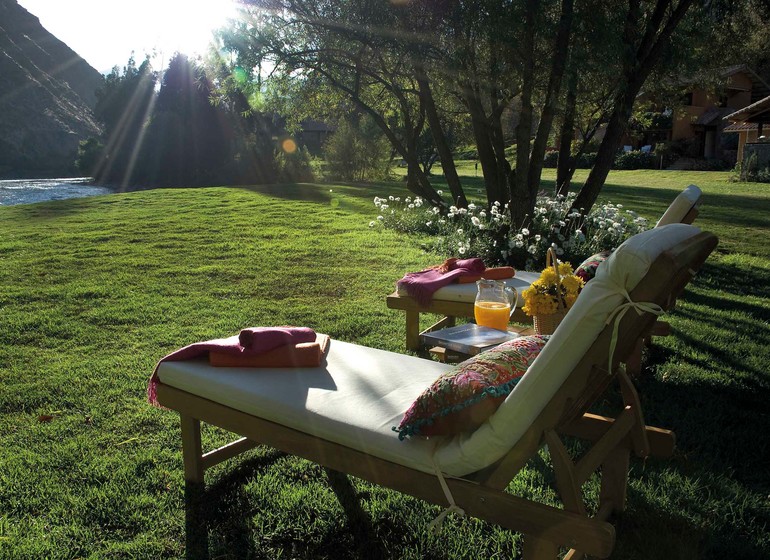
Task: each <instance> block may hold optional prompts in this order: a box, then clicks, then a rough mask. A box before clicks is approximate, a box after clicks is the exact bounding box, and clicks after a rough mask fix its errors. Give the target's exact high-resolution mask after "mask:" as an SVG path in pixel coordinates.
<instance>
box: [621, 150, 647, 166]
mask: <svg viewBox="0 0 770 560" xmlns="http://www.w3.org/2000/svg"><path fill="white" fill-rule="evenodd" d="M655 167H656V165H655V155H654V154H651V153H646V152H642V151H639V150H632V151H630V152H621V153H620V154H618V155H617V156H616V157H615V163H614V164H613V168H614V169H655Z"/></svg>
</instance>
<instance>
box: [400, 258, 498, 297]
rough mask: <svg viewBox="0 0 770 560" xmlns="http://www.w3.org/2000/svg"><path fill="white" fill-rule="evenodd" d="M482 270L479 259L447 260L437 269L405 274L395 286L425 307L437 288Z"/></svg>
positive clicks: (482, 265)
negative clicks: (402, 289)
mask: <svg viewBox="0 0 770 560" xmlns="http://www.w3.org/2000/svg"><path fill="white" fill-rule="evenodd" d="M484 270H486V266H484V261H482V260H481V259H477V258H473V259H447V260H446V261H445V262H444V263H443V264H442V265H440V266H438V267H432V268H428V269H426V270H423V271H420V272H409V273H407V274H405V275H404V277H403V278H402V279H401V280H399V281H398V282H396V286H397V287H398V288H404V290H406V293H407V294H409V295H410V296H411V297H413V298H414V299H415V300H416V301H417V303H419V304H420V305H427V304H429V303H430V300H431V299H433V294H434V293H435V292H436V290H438V289H439V288H443V287H444V286H446V285H448V284H451V283H452V282H454V281H455V280H456V279H457V278H459V277H460V276H463V275H469V274H481V273H482V272H484Z"/></svg>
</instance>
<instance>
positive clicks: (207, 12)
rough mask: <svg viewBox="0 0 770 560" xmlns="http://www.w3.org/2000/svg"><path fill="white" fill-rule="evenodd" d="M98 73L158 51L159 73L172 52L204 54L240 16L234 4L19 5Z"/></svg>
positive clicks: (42, 0) (93, 1)
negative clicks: (217, 35) (231, 20)
mask: <svg viewBox="0 0 770 560" xmlns="http://www.w3.org/2000/svg"><path fill="white" fill-rule="evenodd" d="M18 2H19V4H20V5H21V6H22V7H24V8H25V9H26V10H27V11H28V12H30V13H31V14H33V15H35V16H37V17H38V18H39V19H40V23H41V24H42V25H43V27H45V28H46V29H47V30H48V31H49V32H50V33H52V34H53V35H55V36H56V37H57V38H58V39H59V40H61V41H63V42H64V43H66V44H67V46H69V47H70V48H71V49H72V50H74V51H75V52H76V53H78V54H79V55H80V56H81V57H82V58H84V59H85V60H86V61H87V62H88V63H89V64H90V65H91V66H93V67H94V68H96V69H97V70H98V71H99V72H102V73H107V72H109V71H110V70H111V69H112V67H113V66H119V67H120V68H122V67H123V66H125V64H126V62H128V58H129V56H131V52H132V51H133V52H134V53H135V56H134V58H135V60H136V61H137V62H139V61H141V60H143V59H144V55H145V53H148V54H149V53H152V51H153V49H155V50H156V51H157V53H158V55H157V58H155V59H153V65H154V66H156V68H163V67H165V65H166V64H167V63H168V60H169V59H170V58H171V56H172V55H173V54H174V52H176V51H179V52H184V53H186V54H194V53H203V52H205V50H206V46H207V45H208V42H209V40H210V39H211V36H212V35H211V33H212V30H214V29H217V28H218V27H221V26H222V25H224V24H225V23H226V21H227V19H228V18H232V17H234V16H235V15H236V7H235V4H234V3H233V2H232V0H207V1H201V0H133V1H132V2H114V1H110V0H66V1H65V0H18Z"/></svg>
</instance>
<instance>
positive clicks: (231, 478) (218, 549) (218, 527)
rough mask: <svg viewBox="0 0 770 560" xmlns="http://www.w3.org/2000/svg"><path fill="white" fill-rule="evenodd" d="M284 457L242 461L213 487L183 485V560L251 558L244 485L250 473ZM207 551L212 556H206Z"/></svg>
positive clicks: (270, 455) (277, 453)
mask: <svg viewBox="0 0 770 560" xmlns="http://www.w3.org/2000/svg"><path fill="white" fill-rule="evenodd" d="M283 456H285V453H282V452H280V451H277V450H272V452H270V453H267V454H265V455H263V456H260V457H255V458H252V459H248V460H246V461H243V462H242V463H241V464H239V465H238V466H237V467H235V468H234V469H232V470H229V471H228V472H227V473H226V474H225V475H224V476H222V477H221V478H220V479H219V480H217V481H216V482H215V483H213V484H211V485H209V487H208V488H204V485H202V484H193V483H189V482H186V483H185V548H186V551H185V558H186V560H209V559H210V558H220V557H222V554H224V555H225V556H226V557H231V558H254V557H256V555H257V551H256V549H255V546H254V542H253V541H252V539H251V535H252V534H253V532H254V531H253V527H252V526H251V518H252V515H251V512H250V510H251V509H252V507H251V506H250V505H249V498H248V496H247V494H246V492H245V491H244V485H245V483H246V482H247V480H248V479H249V478H250V477H253V476H254V472H256V471H259V470H261V469H264V468H265V467H267V466H268V465H270V464H272V463H274V462H275V461H276V460H278V459H279V458H281V457H283ZM209 550H211V551H212V552H213V555H210V554H209Z"/></svg>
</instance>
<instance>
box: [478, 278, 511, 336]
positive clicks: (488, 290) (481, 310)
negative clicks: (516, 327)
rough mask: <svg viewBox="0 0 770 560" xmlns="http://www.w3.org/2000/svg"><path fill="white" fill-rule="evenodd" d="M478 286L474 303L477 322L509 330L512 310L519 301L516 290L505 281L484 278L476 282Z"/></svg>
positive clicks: (492, 327)
mask: <svg viewBox="0 0 770 560" xmlns="http://www.w3.org/2000/svg"><path fill="white" fill-rule="evenodd" d="M476 286H477V288H478V293H477V294H476V302H475V303H474V305H473V313H474V316H475V318H476V324H478V325H481V326H483V327H489V328H491V329H497V330H500V331H504V330H507V329H508V321H509V320H510V318H511V314H512V310H514V309H515V306H516V303H517V302H518V294H517V293H516V290H514V289H513V288H510V287H508V286H506V285H505V283H503V282H498V281H497V280H486V279H484V278H482V279H481V280H479V281H478V282H476Z"/></svg>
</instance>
